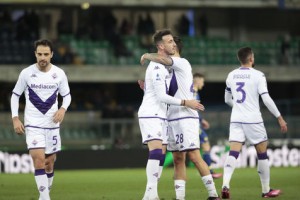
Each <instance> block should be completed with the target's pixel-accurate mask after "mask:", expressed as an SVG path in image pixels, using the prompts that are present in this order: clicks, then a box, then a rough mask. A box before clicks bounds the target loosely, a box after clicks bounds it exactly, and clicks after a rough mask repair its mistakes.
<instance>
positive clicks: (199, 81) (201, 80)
mask: <svg viewBox="0 0 300 200" xmlns="http://www.w3.org/2000/svg"><path fill="white" fill-rule="evenodd" d="M203 86H204V78H199V77H196V78H194V87H195V88H197V90H202V88H203Z"/></svg>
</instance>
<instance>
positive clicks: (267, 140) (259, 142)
mask: <svg viewBox="0 0 300 200" xmlns="http://www.w3.org/2000/svg"><path fill="white" fill-rule="evenodd" d="M266 141H268V140H264V141H261V142H259V143H256V144H253V145H254V146H256V145H258V144H260V143H263V142H266Z"/></svg>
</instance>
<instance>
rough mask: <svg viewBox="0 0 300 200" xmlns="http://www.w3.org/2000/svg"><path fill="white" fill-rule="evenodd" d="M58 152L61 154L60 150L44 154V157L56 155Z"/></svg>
mask: <svg viewBox="0 0 300 200" xmlns="http://www.w3.org/2000/svg"><path fill="white" fill-rule="evenodd" d="M58 152H61V150H57V151H53V152H51V153H45V155H46V156H50V155H52V154H56V153H58Z"/></svg>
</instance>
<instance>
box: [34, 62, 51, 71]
mask: <svg viewBox="0 0 300 200" xmlns="http://www.w3.org/2000/svg"><path fill="white" fill-rule="evenodd" d="M51 66H52V64H51V63H49V64H48V65H47V66H45V67H41V66H40V65H39V64H36V67H37V68H38V69H39V70H40V71H41V72H48V71H50V69H51Z"/></svg>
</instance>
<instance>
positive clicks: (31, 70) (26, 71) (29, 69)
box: [21, 64, 36, 75]
mask: <svg viewBox="0 0 300 200" xmlns="http://www.w3.org/2000/svg"><path fill="white" fill-rule="evenodd" d="M35 70H36V65H35V64H32V65H29V66H28V67H25V68H23V69H22V71H21V74H22V75H26V74H32V73H34V71H35Z"/></svg>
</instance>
